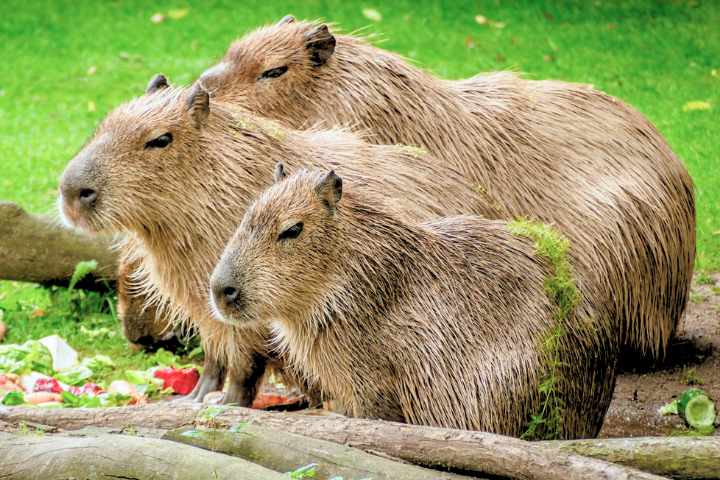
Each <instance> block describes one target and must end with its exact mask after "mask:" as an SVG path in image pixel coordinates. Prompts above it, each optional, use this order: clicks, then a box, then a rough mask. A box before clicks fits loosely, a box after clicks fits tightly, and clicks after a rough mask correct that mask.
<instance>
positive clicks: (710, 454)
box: [540, 437, 720, 479]
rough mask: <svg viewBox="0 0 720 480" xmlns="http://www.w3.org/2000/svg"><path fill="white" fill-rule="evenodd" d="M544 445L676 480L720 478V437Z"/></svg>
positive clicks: (604, 440)
mask: <svg viewBox="0 0 720 480" xmlns="http://www.w3.org/2000/svg"><path fill="white" fill-rule="evenodd" d="M540 444H542V445H543V446H545V447H547V448H549V449H551V450H553V451H556V452H565V453H576V454H578V455H584V456H586V457H592V458H600V459H603V460H607V461H608V462H613V463H619V464H621V465H627V466H630V467H634V468H638V469H640V470H645V471H648V472H654V473H656V474H658V475H665V476H667V477H672V478H680V479H691V478H692V479H718V478H720V437H660V438H658V437H637V438H610V439H595V440H571V441H565V442H540Z"/></svg>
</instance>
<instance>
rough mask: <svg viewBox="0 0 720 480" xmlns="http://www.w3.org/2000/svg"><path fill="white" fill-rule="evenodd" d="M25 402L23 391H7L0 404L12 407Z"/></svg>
mask: <svg viewBox="0 0 720 480" xmlns="http://www.w3.org/2000/svg"><path fill="white" fill-rule="evenodd" d="M23 403H25V395H24V394H23V392H8V393H6V394H5V396H4V397H3V399H2V404H3V405H7V406H8V407H12V406H15V405H22V404H23Z"/></svg>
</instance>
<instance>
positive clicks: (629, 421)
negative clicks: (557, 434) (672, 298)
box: [600, 274, 720, 437]
mask: <svg viewBox="0 0 720 480" xmlns="http://www.w3.org/2000/svg"><path fill="white" fill-rule="evenodd" d="M690 386H697V387H698V388H702V389H703V390H705V391H706V392H707V393H708V394H709V395H710V397H711V398H713V399H714V400H715V401H716V402H717V403H716V404H717V405H718V406H719V407H720V402H719V401H720V274H714V275H711V276H707V275H704V276H696V277H695V281H694V282H693V289H692V295H691V300H690V303H689V305H688V310H687V314H686V316H685V319H684V321H683V324H682V326H681V328H680V331H679V334H678V337H677V339H676V340H675V341H674V342H673V345H672V347H671V349H670V352H669V354H668V358H667V361H666V362H665V363H664V364H663V365H662V366H661V367H660V368H659V369H658V368H656V369H654V371H652V372H647V371H645V372H643V371H636V372H626V373H623V374H622V375H620V377H619V378H618V382H617V386H616V387H615V395H614V397H613V401H612V404H611V405H610V409H609V410H608V414H607V416H606V417H605V424H604V425H603V429H602V431H601V432H600V437H635V436H643V435H673V434H682V433H683V432H684V431H686V430H685V428H684V426H683V422H682V420H680V419H679V418H678V417H677V416H675V415H671V416H665V417H663V416H661V415H660V414H659V413H658V409H659V408H660V407H661V406H663V405H664V404H666V403H668V402H670V401H672V400H673V399H675V398H676V397H677V396H678V395H680V394H681V393H682V392H683V391H684V390H685V389H687V388H689V387H690ZM719 430H720V429H719ZM715 435H720V431H719V432H716V433H715Z"/></svg>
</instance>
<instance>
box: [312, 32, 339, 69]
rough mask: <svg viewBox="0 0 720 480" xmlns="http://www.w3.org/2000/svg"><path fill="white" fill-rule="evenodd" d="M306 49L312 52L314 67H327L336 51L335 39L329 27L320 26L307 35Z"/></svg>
mask: <svg viewBox="0 0 720 480" xmlns="http://www.w3.org/2000/svg"><path fill="white" fill-rule="evenodd" d="M305 48H307V50H308V52H310V61H311V62H312V64H313V66H315V67H319V66H321V65H325V62H327V61H328V59H329V58H330V57H331V56H332V54H333V52H334V51H335V37H333V35H332V33H330V30H328V27H327V25H320V26H318V27H315V28H313V29H312V30H310V31H309V32H307V33H306V34H305Z"/></svg>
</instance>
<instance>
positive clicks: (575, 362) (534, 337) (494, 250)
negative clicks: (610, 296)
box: [210, 169, 614, 438]
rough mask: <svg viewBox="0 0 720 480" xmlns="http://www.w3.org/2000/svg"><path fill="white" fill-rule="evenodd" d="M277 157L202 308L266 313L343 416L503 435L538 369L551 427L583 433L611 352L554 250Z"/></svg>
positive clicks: (597, 422) (606, 386) (235, 315)
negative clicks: (547, 252)
mask: <svg viewBox="0 0 720 480" xmlns="http://www.w3.org/2000/svg"><path fill="white" fill-rule="evenodd" d="M279 172H280V174H279V175H277V177H276V178H277V179H276V183H275V184H274V185H273V186H272V187H270V188H269V189H268V190H266V191H265V192H264V193H263V194H262V195H260V197H259V198H258V199H257V200H256V201H255V202H254V203H253V204H252V205H251V206H250V207H249V208H248V209H247V211H246V213H245V217H244V218H243V220H242V223H241V224H240V226H239V228H238V230H237V232H236V233H235V234H234V236H233V237H232V239H231V241H230V243H229V244H228V246H227V248H226V250H225V252H224V254H223V256H222V258H221V260H220V262H219V263H218V265H217V266H216V268H215V271H214V272H213V275H212V277H211V282H210V289H211V291H212V298H213V305H214V309H215V310H216V312H217V313H216V315H217V316H218V318H220V319H224V320H225V321H227V322H229V323H231V324H233V325H238V326H243V325H246V326H251V325H258V324H260V325H262V324H264V325H270V328H271V329H272V332H273V333H274V335H275V338H274V341H275V344H276V345H277V348H278V349H280V350H281V351H284V352H286V353H287V356H288V359H289V364H290V366H292V367H294V368H296V369H297V370H298V372H300V373H303V374H305V375H306V376H307V378H308V380H309V381H310V382H311V383H314V384H319V386H320V388H321V389H322V390H323V392H324V393H326V394H328V396H329V397H331V398H334V399H335V400H336V401H338V402H339V403H340V405H341V407H343V409H344V410H346V411H347V412H349V413H351V414H352V415H355V416H362V417H374V418H382V419H387V420H394V421H404V422H408V423H414V424H423V425H431V426H439V427H450V428H461V429H467V430H485V431H490V432H496V433H502V434H506V435H515V436H517V435H521V434H523V433H524V432H525V431H526V430H527V428H528V424H529V420H530V418H531V416H532V415H534V414H536V413H537V412H540V411H542V410H545V415H547V416H551V415H550V414H549V413H548V412H549V410H550V408H548V407H545V408H543V407H541V402H542V398H543V395H542V394H541V388H540V385H541V383H543V381H542V379H543V378H547V377H548V375H550V374H552V375H555V377H554V381H553V383H552V389H553V390H554V392H553V395H555V399H554V403H555V407H554V408H557V409H559V411H557V412H556V413H555V415H557V416H558V417H559V418H556V419H554V420H553V421H555V422H556V428H557V431H556V432H554V436H557V437H560V438H575V437H592V436H595V435H596V434H597V432H598V431H599V429H600V427H601V425H602V421H603V417H604V415H605V411H606V409H607V407H608V405H609V402H610V399H611V396H612V390H613V386H614V383H613V382H614V373H613V368H608V365H609V364H611V363H612V361H613V360H612V357H613V355H614V354H613V352H612V346H608V345H607V344H606V342H607V340H609V338H607V337H606V338H603V335H597V333H599V332H598V331H596V330H595V326H594V322H595V321H594V319H593V316H594V315H595V312H596V309H595V308H594V306H593V305H592V304H591V303H590V302H589V301H588V299H587V298H584V299H582V300H580V298H582V297H580V298H578V293H577V290H576V289H575V288H574V287H573V285H572V280H571V276H570V270H569V265H566V264H567V263H568V260H567V258H566V257H565V255H564V253H563V252H559V254H558V255H557V256H556V262H557V264H553V263H551V261H550V260H549V258H543V257H542V256H540V255H539V254H538V253H536V247H535V246H534V241H533V239H531V238H526V237H525V236H521V235H522V233H521V232H516V231H515V230H514V229H515V228H516V227H515V226H513V224H510V225H509V224H508V223H507V222H504V221H499V220H487V219H483V218H480V217H477V216H455V217H445V218H441V219H436V220H430V221H427V222H425V223H417V222H409V221H407V220H404V219H402V218H401V217H399V216H397V215H396V214H394V213H393V212H392V211H390V210H388V209H387V208H386V207H385V206H384V205H383V204H382V202H378V201H376V199H375V198H374V194H372V193H371V192H368V191H367V189H365V188H364V186H362V185H361V184H359V183H358V182H354V181H347V182H343V181H342V180H341V178H340V177H339V176H338V175H337V174H336V173H335V172H333V171H330V172H328V171H327V170H325V171H323V170H312V171H310V170H304V171H301V172H300V173H297V174H295V175H291V176H289V177H287V178H285V177H284V175H283V174H282V172H283V170H282V169H279ZM515 223H516V224H522V223H527V222H515ZM548 232H549V235H551V234H552V230H548ZM564 246H566V243H565V241H563V239H562V237H559V238H558V242H557V244H556V247H557V248H558V249H560V250H562V249H563V248H564ZM563 268H565V269H566V270H565V271H562V272H559V271H558V270H562V269H563ZM563 276H566V278H562V277H563ZM559 281H569V282H570V283H569V284H566V285H564V286H563V287H562V288H565V290H562V288H556V287H551V286H550V285H551V284H553V282H555V283H554V285H556V286H557V285H559V283H558V282H559ZM549 291H551V293H548V292H549ZM578 301H581V302H582V306H580V307H579V308H578V309H577V313H576V311H575V303H577V302H578ZM602 308H603V307H602V306H601V309H602ZM576 315H577V316H576ZM575 316H576V317H575ZM570 317H574V318H570ZM549 343H550V344H552V345H551V346H548V344H549ZM613 343H614V342H613ZM608 357H609V358H608ZM546 385H547V383H546ZM544 426H545V427H547V426H548V425H544Z"/></svg>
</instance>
